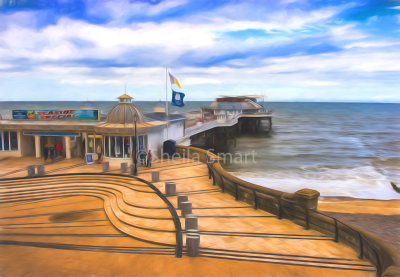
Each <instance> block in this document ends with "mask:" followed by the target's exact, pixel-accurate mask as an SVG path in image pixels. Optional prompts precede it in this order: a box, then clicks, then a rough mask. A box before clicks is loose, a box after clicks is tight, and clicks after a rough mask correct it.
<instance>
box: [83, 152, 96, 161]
mask: <svg viewBox="0 0 400 277" xmlns="http://www.w3.org/2000/svg"><path fill="white" fill-rule="evenodd" d="M85 162H86V164H94V160H93V154H90V153H89V154H86V155H85Z"/></svg>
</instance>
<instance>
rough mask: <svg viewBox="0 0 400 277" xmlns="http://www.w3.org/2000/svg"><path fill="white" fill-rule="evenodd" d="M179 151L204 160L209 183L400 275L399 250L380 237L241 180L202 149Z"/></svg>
mask: <svg viewBox="0 0 400 277" xmlns="http://www.w3.org/2000/svg"><path fill="white" fill-rule="evenodd" d="M177 151H179V152H180V153H181V154H182V153H186V154H189V155H190V153H192V154H194V153H196V154H197V156H198V157H199V158H200V161H202V162H205V163H207V166H208V176H209V178H210V179H213V185H218V186H219V187H221V190H222V191H223V192H227V193H229V194H231V195H233V196H234V197H235V199H236V200H240V201H245V202H247V203H249V204H251V205H253V206H254V208H255V209H261V210H265V211H267V212H269V213H272V214H274V215H276V216H277V217H278V218H279V219H281V218H287V219H289V220H292V221H293V222H294V223H296V224H299V225H301V226H304V228H305V229H309V228H311V229H315V230H318V231H320V232H322V233H325V234H327V235H329V236H332V237H333V240H334V241H335V242H342V243H345V244H347V245H349V246H351V247H352V248H353V249H355V250H356V251H357V252H358V253H359V257H360V259H362V258H366V259H368V260H369V261H371V263H372V264H374V265H375V267H376V273H377V276H389V275H387V274H391V275H390V276H398V275H399V276H400V266H399V265H400V254H399V253H398V252H397V251H396V250H394V249H392V248H391V247H390V246H389V245H387V244H386V243H385V242H383V241H382V240H381V239H380V238H378V237H376V236H374V235H372V234H370V233H368V232H366V231H365V230H362V229H359V228H357V227H355V226H350V225H349V224H346V223H344V222H342V221H340V220H337V219H336V218H334V217H331V216H328V215H325V214H323V213H320V212H318V211H317V210H316V206H315V209H314V208H310V206H308V204H310V203H309V202H304V201H302V199H300V198H298V196H297V195H296V193H295V194H290V193H284V192H282V191H277V190H273V189H269V188H265V187H261V186H258V185H255V184H252V183H249V182H246V181H244V180H241V179H239V178H237V177H235V176H233V175H231V174H230V173H228V172H226V171H225V170H224V169H223V168H222V166H221V164H220V163H219V160H220V158H219V157H218V156H216V155H214V154H213V153H211V152H208V151H206V150H203V149H199V148H195V147H187V146H177Z"/></svg>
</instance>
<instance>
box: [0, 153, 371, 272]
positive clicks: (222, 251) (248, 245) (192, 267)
mask: <svg viewBox="0 0 400 277" xmlns="http://www.w3.org/2000/svg"><path fill="white" fill-rule="evenodd" d="M32 162H34V159H29V158H26V159H8V160H4V161H0V176H1V178H12V177H20V176H26V169H25V165H27V164H30V163H32ZM19 169H20V170H19ZM101 170H102V165H101V164H93V165H85V164H82V161H81V160H64V161H60V162H56V163H53V164H49V165H46V173H47V174H46V175H50V174H60V173H85V172H86V173H96V172H97V173H99V172H101ZM154 170H157V171H160V182H156V183H153V184H154V185H155V186H156V187H157V188H158V189H159V190H160V191H161V192H162V193H164V192H165V191H164V182H165V181H174V182H175V183H176V186H177V187H176V188H177V192H178V193H185V194H188V196H189V201H191V202H192V203H193V213H194V214H196V215H198V222H199V231H200V237H201V238H200V247H201V249H200V250H201V252H200V257H195V258H192V257H188V256H187V255H185V253H184V255H183V257H182V258H176V257H175V255H174V247H172V246H169V245H168V244H173V242H174V240H173V235H174V233H173V231H174V226H173V224H172V223H171V220H168V219H169V218H170V214H169V213H168V210H167V207H166V205H165V203H163V202H162V201H161V200H160V199H159V198H158V197H157V195H156V194H154V193H153V191H152V190H151V189H150V188H149V187H148V186H147V185H146V183H143V182H140V181H133V180H128V179H126V180H125V179H124V178H120V179H118V178H108V177H104V176H100V177H93V179H92V181H93V180H94V181H93V182H92V181H91V179H90V178H83V177H79V176H77V177H74V178H72V177H68V178H67V177H65V176H64V177H46V178H35V180H34V181H29V180H28V181H27V180H19V181H13V182H10V181H1V182H0V191H1V192H0V196H1V197H2V198H1V199H3V200H4V199H5V198H8V201H3V203H0V214H1V216H0V227H1V230H0V253H1V255H0V274H1V275H2V276H10V275H12V276H22V275H30V276H56V275H57V276H65V275H68V276H88V275H96V276H111V275H113V276H116V275H118V276H256V275H263V276H277V275H279V276H375V268H374V267H373V266H372V265H371V264H370V263H369V262H368V261H366V260H360V259H358V255H357V253H356V252H355V251H354V250H353V249H352V248H350V247H348V246H346V245H343V244H340V243H335V242H334V241H333V240H332V238H330V237H327V236H326V235H324V234H321V233H319V232H317V231H313V230H305V229H304V228H302V227H301V226H298V225H296V224H294V223H292V222H291V221H289V220H286V219H282V220H279V219H277V218H276V217H275V216H274V215H272V214H269V213H267V212H265V211H261V210H254V209H253V207H251V206H249V205H248V204H246V203H243V202H238V201H235V199H234V198H233V197H232V196H230V195H228V194H225V193H222V192H221V191H220V189H219V188H218V187H217V186H213V185H212V181H211V180H209V179H208V174H207V173H208V171H207V167H206V165H205V164H202V163H200V162H196V161H193V160H187V159H177V160H173V161H170V162H167V161H160V162H157V163H154V165H153V168H152V169H147V168H139V176H138V177H139V178H142V179H144V180H147V181H150V180H151V171H154ZM119 171H120V170H119V169H118V168H111V172H110V173H119ZM122 184H124V186H125V185H126V186H125V187H124V186H123V185H122ZM46 189H52V192H51V193H52V194H51V195H47V196H46V198H44V194H43V193H44V192H45V191H46ZM89 190H90V191H89ZM47 191H48V190H47ZM82 191H85V192H86V193H85V195H84V194H83V193H82ZM100 191H102V192H101V193H100ZM23 197H28V198H29V199H28V198H23ZM34 197H37V199H33V198H34ZM121 199H125V200H126V201H127V202H130V203H131V204H134V205H136V206H137V207H132V206H129V207H128V206H126V207H125V206H124V203H122V204H121ZM168 200H169V201H170V202H171V203H172V204H173V205H174V206H175V207H176V206H177V197H176V196H173V197H168ZM116 203H118V205H116ZM146 206H147V208H144V207H146ZM152 208H154V209H152ZM112 214H114V215H115V216H112ZM132 214H136V215H139V216H140V217H139V219H138V218H137V217H133V216H131V215H132ZM178 214H179V215H180V211H178ZM163 218H164V219H163ZM180 220H181V224H182V227H183V229H184V227H185V226H184V224H185V220H184V218H182V217H181V218H180ZM133 223H134V225H136V226H139V227H141V228H134V227H132V225H130V226H128V225H129V224H133ZM143 227H144V228H147V229H143ZM135 236H137V237H138V238H139V239H135V238H134V237H135ZM143 238H147V240H149V241H143V240H140V239H143ZM151 242H155V243H159V244H154V243H151ZM183 242H185V234H184V236H183ZM160 243H161V244H165V245H160Z"/></svg>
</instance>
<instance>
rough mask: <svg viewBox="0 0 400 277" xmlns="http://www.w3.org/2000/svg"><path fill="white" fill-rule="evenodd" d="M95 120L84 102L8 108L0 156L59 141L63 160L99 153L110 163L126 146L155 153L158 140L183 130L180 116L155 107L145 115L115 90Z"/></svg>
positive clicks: (124, 154)
mask: <svg viewBox="0 0 400 277" xmlns="http://www.w3.org/2000/svg"><path fill="white" fill-rule="evenodd" d="M118 99H119V103H117V104H116V105H115V106H114V107H113V108H112V109H111V110H110V111H109V112H108V114H107V116H106V118H105V119H101V117H100V111H99V110H97V109H93V108H90V107H85V108H82V109H78V110H73V109H65V110H13V111H12V119H7V120H5V119H4V120H0V157H23V156H34V157H36V158H42V157H43V149H44V147H45V145H47V147H49V146H50V145H57V144H61V145H62V147H61V148H62V153H61V154H62V156H63V157H64V158H66V159H70V158H78V157H81V158H83V157H84V155H85V154H93V155H94V158H95V159H96V158H97V155H98V154H100V153H101V155H102V156H103V159H104V160H106V161H109V162H110V163H121V161H125V162H127V163H128V164H129V163H130V162H131V161H132V156H131V153H132V149H134V147H135V137H136V145H137V149H136V150H137V151H138V152H140V151H147V150H148V149H151V150H152V151H153V153H154V155H159V154H160V153H159V151H160V149H161V145H162V142H163V141H165V140H167V139H178V138H181V137H182V136H183V135H184V127H185V124H184V120H185V117H184V116H182V115H168V116H167V115H166V114H165V108H164V109H162V107H160V106H157V107H155V109H154V111H153V112H152V113H149V114H143V112H142V111H141V110H140V109H139V108H138V107H137V106H136V105H134V104H133V103H132V97H131V96H129V95H126V94H124V95H121V96H120V97H118Z"/></svg>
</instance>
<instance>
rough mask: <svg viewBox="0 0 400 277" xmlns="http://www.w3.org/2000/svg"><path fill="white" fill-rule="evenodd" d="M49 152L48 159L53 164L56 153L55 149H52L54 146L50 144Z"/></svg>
mask: <svg viewBox="0 0 400 277" xmlns="http://www.w3.org/2000/svg"><path fill="white" fill-rule="evenodd" d="M49 152H50V159H51V161H52V162H54V158H55V156H56V153H55V152H56V148H55V147H54V144H50V147H49Z"/></svg>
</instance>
